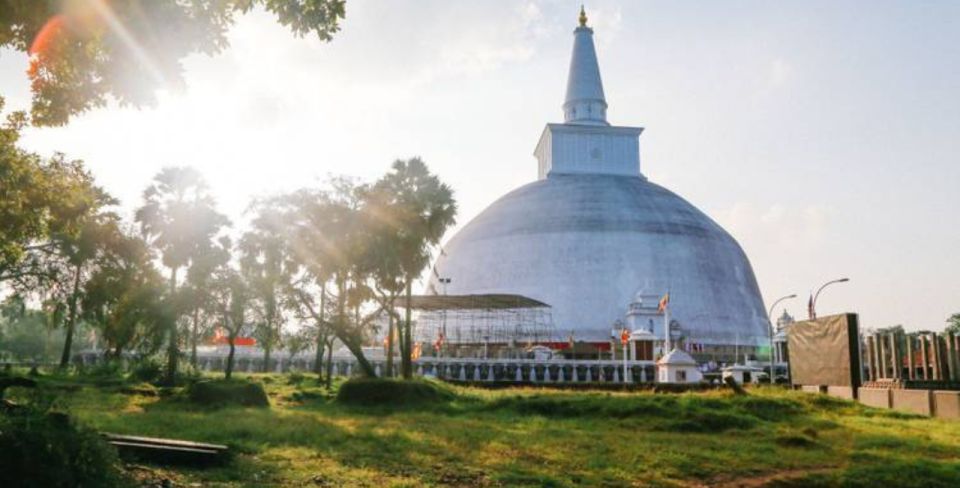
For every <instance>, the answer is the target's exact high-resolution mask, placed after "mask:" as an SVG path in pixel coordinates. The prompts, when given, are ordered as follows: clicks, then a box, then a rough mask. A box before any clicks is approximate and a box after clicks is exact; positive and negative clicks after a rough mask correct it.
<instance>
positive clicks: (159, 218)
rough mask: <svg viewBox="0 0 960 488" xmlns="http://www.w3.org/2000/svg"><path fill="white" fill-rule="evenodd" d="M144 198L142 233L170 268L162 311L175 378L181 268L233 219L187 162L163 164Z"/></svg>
mask: <svg viewBox="0 0 960 488" xmlns="http://www.w3.org/2000/svg"><path fill="white" fill-rule="evenodd" d="M143 201H144V203H143V206H142V207H140V208H139V209H137V212H136V221H137V222H138V223H139V224H140V230H141V233H142V234H143V236H144V238H145V239H146V240H147V242H148V243H149V244H150V245H151V246H153V247H154V248H156V249H157V250H158V251H159V252H160V254H161V260H162V262H163V265H164V266H166V267H167V268H169V270H170V275H169V285H168V287H169V288H168V295H167V305H166V306H167V307H168V312H167V313H166V314H164V315H165V317H166V318H167V319H168V321H169V323H168V324H167V331H168V339H169V344H168V348H167V368H166V381H167V382H168V383H169V384H172V383H173V382H174V380H175V377H176V373H177V361H178V360H179V357H180V344H179V334H178V330H177V322H178V321H179V319H180V317H181V315H182V313H183V310H182V306H181V304H180V303H178V300H177V298H178V295H177V284H178V282H177V273H178V271H180V270H181V269H182V268H184V267H186V266H188V265H189V264H190V263H191V262H192V261H193V260H194V259H196V258H197V257H198V256H201V255H202V254H203V253H204V252H205V251H206V250H208V249H209V248H210V247H211V246H212V242H213V241H214V239H215V238H216V236H217V234H219V233H220V231H221V230H222V229H223V228H224V227H226V226H227V225H229V221H228V220H227V218H226V217H224V216H223V215H222V214H220V213H219V212H217V211H216V209H215V204H214V200H213V197H211V196H210V194H209V192H208V189H207V185H206V182H205V181H204V180H203V177H202V176H200V173H198V172H197V171H196V170H194V169H192V168H188V167H169V168H164V169H163V170H161V171H160V173H159V174H157V175H156V176H155V177H154V178H153V184H151V185H150V186H149V187H147V189H146V190H145V191H144V193H143Z"/></svg>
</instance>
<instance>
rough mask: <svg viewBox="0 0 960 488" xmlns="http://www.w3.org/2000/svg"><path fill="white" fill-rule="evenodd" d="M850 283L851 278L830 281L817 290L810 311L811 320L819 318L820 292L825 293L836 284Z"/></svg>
mask: <svg viewBox="0 0 960 488" xmlns="http://www.w3.org/2000/svg"><path fill="white" fill-rule="evenodd" d="M848 281H850V278H840V279H838V280H833V281H828V282H826V283H824V284H823V285H822V286H821V287H820V288H818V289H817V292H816V293H814V294H813V301H812V302H811V303H810V310H809V315H810V320H813V319H815V318H817V297H819V296H820V292H821V291H823V289H824V288H826V287H827V286H828V285H832V284H834V283H846V282H848Z"/></svg>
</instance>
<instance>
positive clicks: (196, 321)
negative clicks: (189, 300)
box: [190, 307, 200, 368]
mask: <svg viewBox="0 0 960 488" xmlns="http://www.w3.org/2000/svg"><path fill="white" fill-rule="evenodd" d="M199 329H200V307H195V308H194V309H193V331H192V332H191V333H190V365H191V366H193V367H194V368H196V367H197V335H198V331H199Z"/></svg>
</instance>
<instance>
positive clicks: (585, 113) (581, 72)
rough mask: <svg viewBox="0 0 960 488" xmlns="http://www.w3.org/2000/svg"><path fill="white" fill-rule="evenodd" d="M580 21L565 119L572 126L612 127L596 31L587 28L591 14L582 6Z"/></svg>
mask: <svg viewBox="0 0 960 488" xmlns="http://www.w3.org/2000/svg"><path fill="white" fill-rule="evenodd" d="M579 21H580V25H579V26H578V27H577V28H576V29H574V31H573V55H572V56H571V58H570V73H569V75H568V77H567V96H566V99H565V100H564V102H563V118H564V121H565V122H566V123H568V124H584V125H610V124H609V123H607V100H606V98H605V97H604V95H603V82H602V81H601V80H600V65H599V63H598V62H597V50H596V49H595V48H594V46H593V29H591V28H589V27H587V13H586V11H584V9H583V6H582V5H581V6H580V18H579Z"/></svg>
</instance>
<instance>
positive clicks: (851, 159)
mask: <svg viewBox="0 0 960 488" xmlns="http://www.w3.org/2000/svg"><path fill="white" fill-rule="evenodd" d="M578 8H579V2H570V1H546V0H545V1H483V2H469V3H468V2H466V1H455V2H451V1H445V0H416V1H414V0H407V1H401V0H394V1H383V0H381V1H363V0H349V1H348V2H347V16H346V19H345V20H344V22H343V25H342V31H341V32H340V33H338V34H337V35H336V37H335V38H334V40H333V41H332V42H329V43H323V42H320V41H318V40H316V39H313V38H306V39H298V38H296V37H294V36H292V35H291V34H290V33H289V31H288V30H286V29H285V28H283V27H281V26H280V25H278V24H277V23H276V22H275V20H273V18H272V17H270V16H269V15H267V14H265V13H262V12H255V13H253V14H250V15H247V16H244V17H242V18H241V19H240V20H239V21H238V23H237V24H236V26H235V27H234V28H233V29H232V31H231V33H230V43H231V46H230V48H229V49H227V50H226V51H225V52H223V53H220V54H218V55H216V56H213V57H209V56H204V55H195V56H191V57H189V58H187V59H186V60H185V61H184V69H185V78H186V81H187V84H186V85H187V86H186V88H185V89H184V90H182V91H178V92H172V93H167V92H163V93H161V94H160V97H159V102H158V104H157V105H156V106H155V107H148V108H142V109H135V108H120V107H117V106H114V105H111V106H108V107H106V108H102V109H97V110H94V111H91V112H89V113H87V114H84V115H82V116H80V117H76V118H75V119H73V120H72V121H71V122H70V124H69V125H67V126H66V127H62V128H42V129H30V130H28V131H27V134H26V136H25V137H24V139H23V145H24V146H25V147H26V148H28V149H30V150H33V151H37V152H39V153H42V154H45V155H49V154H52V153H53V152H54V151H60V152H64V153H66V154H67V155H68V156H69V157H70V158H77V159H82V160H84V161H85V163H86V164H87V165H88V166H89V167H90V168H91V170H92V171H93V173H94V175H95V176H96V178H97V180H98V182H99V183H100V184H101V185H103V186H104V187H105V188H106V189H107V190H108V191H110V192H111V193H112V194H114V195H115V196H117V197H119V198H120V199H121V201H122V205H123V213H124V214H126V215H127V216H132V212H133V209H134V208H135V207H136V206H137V205H138V204H139V203H140V200H141V192H142V191H143V189H144V188H145V187H146V186H147V184H148V182H149V180H150V178H151V177H152V176H153V175H154V174H156V173H157V172H158V171H159V170H160V169H161V168H162V167H164V166H170V165H192V166H194V167H196V168H197V169H199V170H200V171H201V172H202V173H203V174H204V175H205V176H206V178H207V179H208V180H209V182H210V184H211V187H212V190H213V192H214V194H215V195H217V198H218V203H219V206H220V208H221V209H222V210H223V211H224V212H225V213H227V214H228V215H230V216H231V218H232V219H233V220H234V221H235V222H236V227H237V228H242V222H243V220H244V218H245V217H244V211H245V208H246V206H247V204H248V203H249V201H250V200H251V199H252V198H255V197H259V196H265V195H270V194H274V193H278V192H282V191H289V190H293V189H297V188H301V187H303V186H311V185H320V184H322V182H323V181H324V180H325V179H326V178H327V177H328V176H329V175H351V176H355V177H358V178H360V179H362V180H373V179H375V178H377V177H378V176H379V175H381V174H383V173H384V172H386V171H387V170H388V167H389V165H390V163H391V162H392V161H393V160H395V159H397V158H408V157H412V156H420V157H422V158H423V159H424V160H425V161H426V162H427V163H428V165H429V166H430V167H431V169H432V170H433V171H434V172H436V173H437V174H439V176H440V177H441V179H443V180H444V181H445V182H447V183H449V184H450V185H451V186H452V187H453V189H454V190H455V192H456V198H457V200H458V202H459V207H460V213H459V217H458V225H457V228H460V227H462V225H464V224H465V223H467V222H469V220H470V219H471V218H473V217H474V216H476V215H477V214H478V213H479V212H481V211H482V210H483V209H484V208H485V207H486V206H487V205H489V204H490V203H492V202H493V201H494V200H496V199H497V198H498V197H499V196H501V195H503V194H504V193H506V192H508V191H509V190H511V189H513V188H516V187H518V186H520V185H522V184H525V183H528V182H531V181H533V180H535V179H536V169H537V168H536V160H535V159H534V158H533V155H532V152H533V149H534V146H535V144H536V143H537V140H538V138H539V136H540V133H541V131H542V130H543V126H544V124H545V123H547V122H559V121H562V112H561V109H560V105H561V103H562V101H563V100H562V99H563V93H564V89H565V86H566V73H567V68H568V63H569V56H570V50H571V47H572V42H573V37H572V30H573V28H574V27H575V25H576V18H577V13H578ZM586 9H587V14H588V16H589V18H590V25H591V26H592V27H593V28H594V31H595V35H594V37H595V40H596V43H597V51H598V56H599V60H600V67H601V72H602V76H603V81H604V88H605V92H606V96H607V102H608V104H609V109H608V119H609V120H610V122H611V123H613V124H614V125H627V126H641V127H644V128H645V130H644V132H643V135H642V136H641V139H640V147H641V159H642V166H641V171H642V172H643V174H644V175H645V176H647V177H648V178H649V179H650V180H651V181H653V182H655V183H658V184H661V185H664V186H666V187H667V188H670V189H671V190H673V191H674V192H676V193H678V194H680V195H681V196H683V197H684V198H686V199H687V200H689V201H690V202H691V203H693V204H695V205H696V206H698V207H699V208H700V209H701V210H703V211H704V212H705V213H707V214H708V215H709V216H711V217H712V218H713V219H714V220H716V221H717V222H718V223H720V224H721V225H722V226H723V227H725V228H726V229H727V230H728V231H729V232H730V233H731V234H732V235H733V236H734V237H735V238H736V239H737V241H738V242H739V243H740V245H741V246H742V247H743V248H744V250H745V252H746V253H747V255H748V256H749V258H750V260H751V263H752V265H753V269H754V272H755V273H756V276H757V280H758V282H759V284H760V288H761V292H762V294H763V297H764V299H765V301H766V303H767V304H768V306H769V304H770V303H772V301H773V300H775V299H776V298H778V297H780V296H784V295H788V294H791V293H796V294H798V295H799V296H800V298H798V299H795V300H792V301H787V302H785V303H784V305H785V306H786V308H787V309H788V310H789V311H790V312H791V313H792V314H793V315H795V316H797V317H802V316H805V315H806V310H805V309H806V299H807V297H808V296H809V294H810V293H811V292H812V291H815V289H816V288H817V287H818V286H819V285H820V284H822V283H824V282H826V281H828V280H831V279H834V278H838V277H841V276H846V277H849V278H850V282H848V283H842V284H837V285H833V286H831V287H830V288H828V289H827V290H826V291H824V292H823V294H822V295H821V297H820V299H819V301H818V306H817V309H818V312H819V313H820V314H821V315H825V314H828V313H839V312H845V311H851V312H857V313H859V314H860V315H861V323H862V325H863V326H865V327H885V326H889V325H894V324H902V325H904V326H905V327H906V328H907V329H908V330H915V329H934V330H939V329H941V328H942V327H943V325H944V320H945V319H946V317H947V316H949V315H950V314H952V313H955V312H960V216H958V211H960V3H958V2H948V1H928V2H913V1H907V0H904V1H899V2H890V1H865V0H864V1H859V2H858V1H839V2H837V1H813V2H795V3H787V2H765V1H731V2H693V1H691V2H667V1H656V2H651V1H644V2H638V1H624V2H617V1H612V0H611V1H589V2H587V5H586ZM26 66H27V60H26V57H25V56H24V55H22V54H20V53H15V52H12V51H4V50H0V93H2V94H3V95H4V96H5V97H6V98H7V103H8V108H9V109H17V108H25V107H27V106H28V105H29V91H28V90H29V86H28V81H27V78H26V75H25V69H26ZM455 231H456V228H455V229H453V230H451V232H450V233H449V234H448V236H447V238H449V237H450V236H452V235H453V232H455ZM779 308H782V307H778V313H779Z"/></svg>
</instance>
